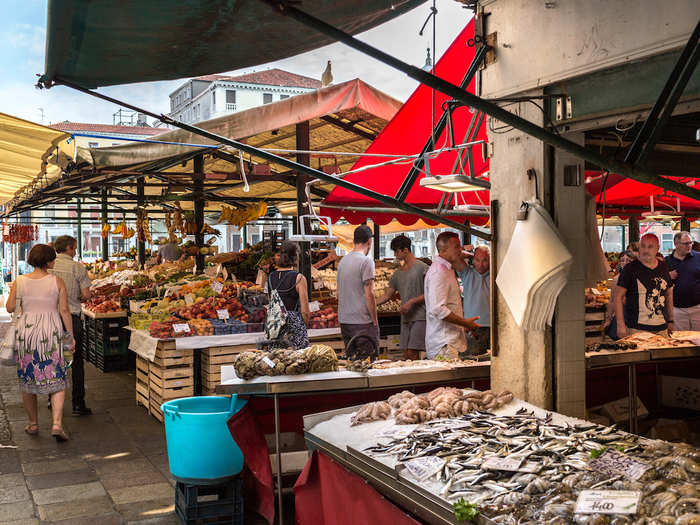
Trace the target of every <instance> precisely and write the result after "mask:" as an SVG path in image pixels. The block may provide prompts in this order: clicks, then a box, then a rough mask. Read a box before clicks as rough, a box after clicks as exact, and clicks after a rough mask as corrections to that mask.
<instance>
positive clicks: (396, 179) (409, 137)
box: [321, 21, 489, 226]
mask: <svg viewBox="0 0 700 525" xmlns="http://www.w3.org/2000/svg"><path fill="white" fill-rule="evenodd" d="M473 36H474V23H473V21H472V22H470V23H469V24H468V25H467V26H466V27H465V28H464V30H463V31H462V32H461V34H460V35H459V36H458V37H457V38H456V39H455V41H454V42H453V43H452V45H451V46H450V47H449V49H447V51H446V52H445V54H444V55H443V56H442V58H440V60H439V61H438V62H437V64H436V66H435V72H436V75H437V76H439V77H441V78H443V79H445V80H447V81H449V82H452V83H454V84H459V83H460V82H461V81H462V79H463V78H464V75H465V73H466V71H467V69H468V68H469V65H470V64H471V62H472V60H473V58H474V47H470V46H468V45H467V41H468V40H469V39H470V38H473ZM467 90H468V91H469V92H471V93H473V92H474V82H472V83H471V84H470V85H469V86H468V88H467ZM448 98H449V97H447V96H446V95H443V94H442V93H440V92H435V121H437V120H439V118H440V116H441V115H442V104H443V102H445V101H446V100H448ZM431 99H432V90H431V89H430V88H429V87H427V86H424V85H422V84H421V85H420V86H419V87H418V88H417V89H416V90H415V91H414V92H413V94H412V95H411V96H410V97H409V99H408V100H407V101H406V103H405V104H404V105H403V106H402V107H401V109H400V110H399V112H398V113H397V114H396V116H395V117H394V118H393V119H392V120H391V122H389V124H387V126H386V127H385V128H384V130H383V131H382V133H381V134H380V135H379V136H378V137H377V138H376V139H375V140H374V142H372V145H371V146H370V147H369V148H368V149H367V151H366V153H367V154H375V155H376V154H380V155H381V154H384V155H415V154H418V153H420V152H421V150H422V148H423V146H424V145H425V143H426V142H427V140H428V138H429V137H430V133H431V132H432V129H433V126H432V124H431V117H432V114H431V109H430V108H431V103H432V100H431ZM472 116H473V113H472V110H471V108H466V107H460V108H458V109H456V110H455V111H454V112H453V119H452V121H453V122H452V124H453V126H452V127H453V129H454V135H455V138H454V140H455V143H456V144H460V143H462V142H464V139H465V135H466V133H467V129H468V127H469V123H470V122H471V120H472ZM449 127H450V126H447V129H446V130H445V132H443V134H442V135H441V136H440V137H439V138H438V139H437V144H438V148H440V147H443V146H449V137H448V130H449ZM477 139H479V140H486V120H485V119H484V121H483V123H482V125H481V128H480V129H479V132H478V134H477ZM484 147H485V146H484ZM436 149H437V148H436ZM473 152H474V174H475V175H476V176H479V175H481V174H483V173H485V172H486V171H488V160H486V161H485V160H484V159H483V156H482V148H481V146H476V147H475V148H474V149H473ZM456 159H457V152H456V151H445V152H442V153H440V154H439V155H438V156H436V157H433V158H431V159H430V172H431V174H432V175H447V174H451V173H456V172H458V171H459V169H457V170H455V169H454V165H455V161H456ZM388 160H391V159H390V157H381V156H380V157H362V158H361V159H360V160H359V161H357V162H356V163H355V164H354V165H353V167H352V168H351V169H350V171H351V172H352V171H354V170H357V169H358V168H361V167H365V166H369V165H372V164H378V163H381V162H386V161H388ZM411 164H412V162H411V161H407V162H406V163H401V164H394V165H388V166H383V167H377V168H372V169H368V170H366V171H361V172H358V173H350V174H348V175H346V176H345V177H344V178H345V180H348V181H350V182H353V183H355V184H358V185H360V186H362V187H364V188H368V189H371V190H374V191H376V192H379V193H382V194H384V195H388V196H391V197H393V196H395V195H396V193H397V192H398V190H399V188H400V187H401V184H402V183H403V181H404V179H405V177H406V175H407V174H408V172H409V170H410V168H411ZM424 176H425V175H424V174H421V175H420V176H419V178H418V180H416V182H415V183H414V185H413V187H412V188H411V190H410V191H409V193H408V196H407V198H406V199H405V202H407V203H409V204H413V205H415V206H419V207H422V208H432V209H435V208H437V206H438V204H439V202H440V198H441V197H442V192H441V191H438V190H432V189H427V188H422V187H420V185H419V182H418V181H419V180H420V179H421V178H423V177H424ZM455 196H456V198H457V199H458V204H483V205H488V204H489V192H488V191H485V190H484V191H478V192H468V193H461V194H455ZM325 205H331V206H333V207H327V206H325ZM348 206H352V207H365V208H368V207H372V208H379V207H381V206H382V205H381V204H379V203H377V202H376V201H375V200H373V199H371V198H369V197H365V196H363V195H360V194H358V193H355V192H353V191H350V190H347V189H344V188H340V187H335V188H334V189H333V191H332V192H331V194H330V195H329V196H328V197H326V199H325V200H324V201H323V204H322V205H321V214H322V215H325V216H329V217H331V219H332V220H333V221H334V222H335V221H337V220H338V219H340V218H341V217H342V218H345V219H346V220H347V221H348V222H350V223H352V224H360V223H362V222H364V221H365V220H367V219H370V220H372V221H373V222H375V223H377V224H387V223H388V222H389V221H391V220H392V219H394V218H395V219H397V220H398V221H399V222H401V223H402V224H404V225H410V224H413V223H415V222H416V221H417V220H418V219H419V217H418V216H416V215H410V214H405V213H400V214H397V213H394V212H390V213H381V212H372V211H347V210H345V209H342V208H341V207H348ZM450 218H451V219H453V220H454V219H456V217H452V216H451V217H450ZM471 221H472V223H473V224H475V225H478V226H483V225H484V224H486V223H487V222H488V218H487V217H473V218H472V219H471ZM426 222H430V221H426Z"/></svg>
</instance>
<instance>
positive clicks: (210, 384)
mask: <svg viewBox="0 0 700 525" xmlns="http://www.w3.org/2000/svg"><path fill="white" fill-rule="evenodd" d="M247 350H255V345H250V346H249V347H248V346H246V347H244V346H241V345H239V346H218V347H212V348H203V349H202V350H200V359H201V363H202V395H203V396H213V395H214V394H216V392H215V390H216V385H219V384H221V367H222V366H227V365H232V364H233V361H234V360H235V358H236V356H237V355H238V354H240V353H241V352H245V351H247Z"/></svg>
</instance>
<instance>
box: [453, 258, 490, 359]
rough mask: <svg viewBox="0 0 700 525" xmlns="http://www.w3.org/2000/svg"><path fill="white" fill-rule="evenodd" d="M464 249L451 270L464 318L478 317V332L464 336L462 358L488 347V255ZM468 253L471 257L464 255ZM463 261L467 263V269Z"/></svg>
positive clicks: (483, 351)
mask: <svg viewBox="0 0 700 525" xmlns="http://www.w3.org/2000/svg"><path fill="white" fill-rule="evenodd" d="M464 248H465V250H466V251H463V252H462V256H461V258H460V260H459V261H457V262H456V263H455V264H454V265H453V266H454V269H455V270H456V271H457V275H458V276H459V280H460V281H461V283H462V296H463V304H464V317H465V318H467V319H468V318H470V317H478V318H479V328H477V329H476V330H472V331H471V332H469V333H468V334H467V351H466V354H465V355H464V356H462V357H466V356H470V355H480V354H484V353H486V351H487V350H488V349H489V348H490V347H491V328H490V326H491V271H490V266H491V252H490V251H489V248H488V246H477V247H476V248H474V247H473V246H471V245H470V246H465V247H464ZM470 252H473V253H474V255H468V253H470ZM466 259H471V265H469V264H468V263H467V261H466Z"/></svg>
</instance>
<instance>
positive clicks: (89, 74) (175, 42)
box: [40, 0, 425, 88]
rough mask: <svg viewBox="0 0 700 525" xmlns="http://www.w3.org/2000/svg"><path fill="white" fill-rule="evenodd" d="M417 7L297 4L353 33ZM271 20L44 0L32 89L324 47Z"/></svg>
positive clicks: (401, 1) (223, 5)
mask: <svg viewBox="0 0 700 525" xmlns="http://www.w3.org/2000/svg"><path fill="white" fill-rule="evenodd" d="M424 1H425V0H392V1H391V2H388V1H387V0H304V2H303V4H302V5H303V8H304V9H305V10H306V11H308V12H309V13H311V14H313V15H315V16H317V17H319V18H321V19H323V20H326V21H327V22H329V23H330V24H333V25H334V26H336V27H339V28H341V29H343V30H344V31H347V32H349V33H352V34H356V33H359V32H362V31H366V30H368V29H371V28H372V27H375V26H377V25H379V24H382V23H384V22H386V21H388V20H391V19H392V18H395V17H397V16H399V15H401V14H403V13H405V12H407V11H409V10H411V9H413V8H414V7H416V6H418V5H420V4H421V3H423V2H424ZM272 15H273V11H272V7H271V6H270V5H268V4H267V3H266V2H263V1H259V0H256V1H248V2H243V1H240V0H239V1H231V0H155V1H147V2H144V1H143V0H49V5H48V22H47V31H46V39H47V46H46V50H47V52H46V63H45V70H44V75H43V76H42V77H41V79H40V84H43V85H45V86H50V85H52V84H53V83H55V82H57V81H59V82H60V80H65V81H70V82H73V83H76V84H78V85H81V86H83V87H86V88H95V87H99V86H110V85H116V84H130V83H133V82H148V81H153V80H169V79H177V78H184V77H194V76H199V75H206V74H210V73H220V72H222V71H231V70H234V69H239V68H244V67H249V66H254V65H257V64H263V63H265V62H270V61H273V60H279V59H281V58H286V57H290V56H294V55H298V54H299V53H303V52H305V51H309V50H311V49H315V48H318V47H321V46H324V45H326V44H330V43H331V42H332V41H331V39H330V38H328V37H325V36H323V35H321V34H320V33H317V32H315V31H305V30H304V29H303V28H302V27H300V26H299V25H298V24H296V23H294V22H293V21H290V20H286V19H285V17H281V16H272ZM136 57H138V58H137V59H136Z"/></svg>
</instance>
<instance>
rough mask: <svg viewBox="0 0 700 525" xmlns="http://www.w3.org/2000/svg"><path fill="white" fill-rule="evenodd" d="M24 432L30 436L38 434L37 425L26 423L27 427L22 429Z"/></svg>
mask: <svg viewBox="0 0 700 525" xmlns="http://www.w3.org/2000/svg"><path fill="white" fill-rule="evenodd" d="M24 431H25V432H26V433H27V434H29V435H30V436H36V435H37V434H38V433H39V424H38V423H27V425H26V426H25V427H24Z"/></svg>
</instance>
